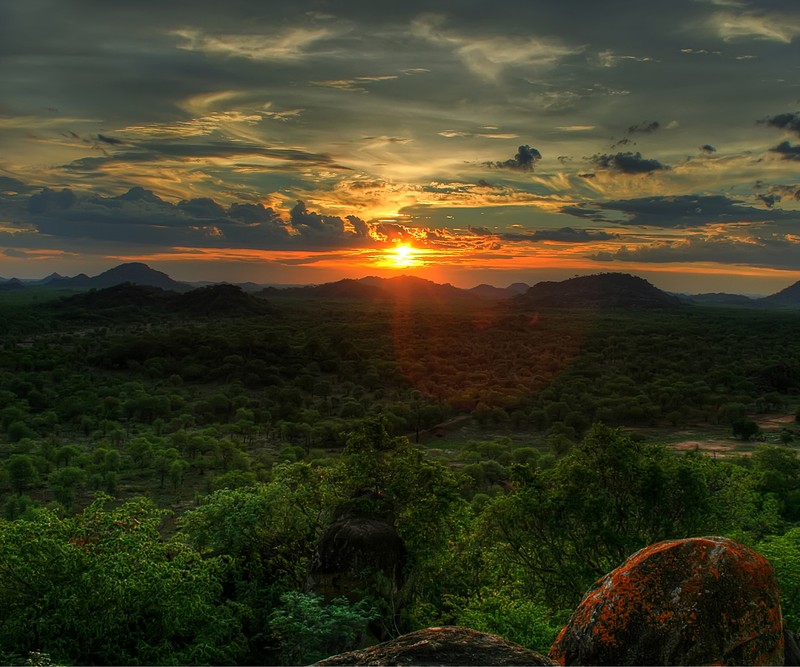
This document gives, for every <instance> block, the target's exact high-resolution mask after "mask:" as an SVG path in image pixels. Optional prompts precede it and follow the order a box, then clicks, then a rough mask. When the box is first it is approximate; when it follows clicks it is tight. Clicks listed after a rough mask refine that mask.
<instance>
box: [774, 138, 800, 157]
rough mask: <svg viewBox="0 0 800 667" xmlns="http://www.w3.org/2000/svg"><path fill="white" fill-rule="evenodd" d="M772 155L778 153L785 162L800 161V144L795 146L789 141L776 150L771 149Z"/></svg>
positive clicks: (782, 143)
mask: <svg viewBox="0 0 800 667" xmlns="http://www.w3.org/2000/svg"><path fill="white" fill-rule="evenodd" d="M769 150H770V153H777V154H778V155H780V156H781V158H783V159H784V160H800V144H798V145H796V146H793V145H792V144H790V143H789V142H788V141H782V142H781V143H779V144H778V145H777V146H775V148H770V149H769Z"/></svg>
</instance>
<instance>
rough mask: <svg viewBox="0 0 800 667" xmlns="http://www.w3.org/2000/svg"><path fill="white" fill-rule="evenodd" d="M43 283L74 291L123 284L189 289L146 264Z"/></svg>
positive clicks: (52, 276) (184, 284)
mask: <svg viewBox="0 0 800 667" xmlns="http://www.w3.org/2000/svg"><path fill="white" fill-rule="evenodd" d="M44 281H47V284H48V285H49V286H50V287H69V288H75V289H92V288H94V289H105V288H107V287H113V286H115V285H121V284H123V283H130V284H132V285H147V286H149V287H160V288H161V289H164V290H173V291H176V292H185V291H186V290H188V289H191V288H190V287H189V286H188V285H187V284H186V283H181V282H178V281H177V280H173V279H172V278H170V277H169V276H168V275H167V274H166V273H163V272H161V271H156V270H155V269H151V268H150V267H149V266H147V264H142V263H141V262H129V263H127V264H120V265H119V266H115V267H114V268H113V269H109V270H108V271H104V272H103V273H101V274H99V275H97V276H93V277H91V278H90V277H89V276H87V275H86V274H85V273H81V274H78V275H77V276H74V277H72V278H62V277H61V276H58V274H52V275H50V276H48V277H47V278H45V279H44ZM44 281H43V282H44Z"/></svg>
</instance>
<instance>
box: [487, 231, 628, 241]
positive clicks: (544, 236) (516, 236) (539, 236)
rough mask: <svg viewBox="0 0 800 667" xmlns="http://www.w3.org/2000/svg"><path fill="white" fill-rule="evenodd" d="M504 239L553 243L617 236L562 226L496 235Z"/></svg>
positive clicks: (607, 239)
mask: <svg viewBox="0 0 800 667" xmlns="http://www.w3.org/2000/svg"><path fill="white" fill-rule="evenodd" d="M498 236H499V237H500V238H501V239H503V240H504V241H533V242H537V241H551V242H554V243H591V242H593V241H610V240H611V239H615V238H618V236H619V235H618V234H610V233H608V232H605V231H591V230H588V229H574V228H573V227H562V228H561V229H537V230H535V231H532V232H525V233H506V234H499V235H498Z"/></svg>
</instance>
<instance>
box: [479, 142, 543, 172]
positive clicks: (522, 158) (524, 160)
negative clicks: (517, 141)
mask: <svg viewBox="0 0 800 667" xmlns="http://www.w3.org/2000/svg"><path fill="white" fill-rule="evenodd" d="M541 159H542V154H541V153H540V152H539V151H538V150H536V149H535V148H531V147H530V146H528V145H527V144H526V145H525V146H520V147H519V148H518V149H517V154H516V155H515V156H514V157H513V158H511V159H510V160H506V161H505V162H485V163H484V164H485V165H486V166H487V167H493V168H495V169H517V170H519V171H533V167H534V165H535V164H536V163H537V162H538V161H539V160H541Z"/></svg>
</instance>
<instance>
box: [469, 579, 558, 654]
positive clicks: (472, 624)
mask: <svg viewBox="0 0 800 667" xmlns="http://www.w3.org/2000/svg"><path fill="white" fill-rule="evenodd" d="M456 623H457V624H458V625H463V626H465V627H468V628H472V629H473V630H478V631H480V632H489V633H491V634H495V635H500V636H501V637H504V638H505V639H508V640H510V641H512V642H516V643H517V644H521V645H522V646H527V647H528V648H531V649H533V650H534V651H538V652H539V653H541V654H542V655H547V653H548V651H549V650H550V646H552V644H553V641H554V640H555V638H556V636H557V635H558V632H559V630H561V627H562V625H563V623H561V622H556V620H555V619H554V618H553V613H552V612H551V611H550V609H549V608H548V607H547V605H546V604H544V602H543V601H537V600H533V599H530V598H527V597H525V596H524V595H521V594H520V593H519V592H518V591H514V590H513V589H510V588H509V587H500V588H494V587H492V588H484V589H482V590H481V591H479V592H478V593H477V594H476V595H475V596H474V597H473V598H471V599H470V600H469V601H468V602H467V603H466V604H465V605H464V606H463V607H461V608H460V611H459V613H458V616H457V618H456Z"/></svg>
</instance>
